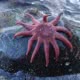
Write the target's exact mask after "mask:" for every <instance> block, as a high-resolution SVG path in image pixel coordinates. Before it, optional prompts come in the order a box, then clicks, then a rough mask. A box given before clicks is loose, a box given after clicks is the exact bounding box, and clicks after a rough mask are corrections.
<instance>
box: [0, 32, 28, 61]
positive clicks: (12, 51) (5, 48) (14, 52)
mask: <svg viewBox="0 0 80 80" xmlns="http://www.w3.org/2000/svg"><path fill="white" fill-rule="evenodd" d="M15 32H16V31H7V32H4V33H2V34H1V38H0V41H1V45H0V46H1V49H0V50H1V52H3V54H4V55H5V56H7V57H9V58H10V59H14V60H15V59H19V58H21V57H22V56H25V53H26V49H27V42H28V38H20V37H19V38H16V39H14V33H15Z"/></svg>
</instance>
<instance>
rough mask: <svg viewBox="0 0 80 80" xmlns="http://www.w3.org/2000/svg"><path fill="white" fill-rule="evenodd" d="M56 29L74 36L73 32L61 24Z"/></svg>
mask: <svg viewBox="0 0 80 80" xmlns="http://www.w3.org/2000/svg"><path fill="white" fill-rule="evenodd" d="M56 30H57V31H62V32H64V33H66V34H68V35H69V37H70V38H72V34H71V32H70V31H68V29H67V28H65V27H61V26H57V27H56Z"/></svg>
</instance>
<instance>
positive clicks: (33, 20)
mask: <svg viewBox="0 0 80 80" xmlns="http://www.w3.org/2000/svg"><path fill="white" fill-rule="evenodd" d="M26 16H29V17H30V18H31V19H32V22H33V24H35V25H36V24H39V23H40V22H39V21H38V20H36V19H35V18H34V16H32V15H31V14H30V13H26Z"/></svg>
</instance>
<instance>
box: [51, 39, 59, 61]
mask: <svg viewBox="0 0 80 80" xmlns="http://www.w3.org/2000/svg"><path fill="white" fill-rule="evenodd" d="M51 44H52V46H53V48H54V51H55V59H56V62H57V61H58V57H59V47H58V45H57V42H56V41H55V40H54V38H53V39H52V40H51Z"/></svg>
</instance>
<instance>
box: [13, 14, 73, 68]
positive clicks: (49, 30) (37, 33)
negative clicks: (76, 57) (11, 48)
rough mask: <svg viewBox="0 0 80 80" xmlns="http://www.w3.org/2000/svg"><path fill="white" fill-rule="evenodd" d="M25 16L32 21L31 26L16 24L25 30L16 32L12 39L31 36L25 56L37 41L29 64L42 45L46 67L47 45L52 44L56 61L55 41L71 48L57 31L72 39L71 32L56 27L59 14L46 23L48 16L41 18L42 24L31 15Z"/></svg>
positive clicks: (19, 22) (57, 52)
mask: <svg viewBox="0 0 80 80" xmlns="http://www.w3.org/2000/svg"><path fill="white" fill-rule="evenodd" d="M26 15H27V16H29V17H30V18H31V19H32V22H33V24H32V25H30V24H28V23H24V22H22V21H18V22H17V24H19V25H22V26H23V27H25V28H26V29H27V30H26V31H23V32H18V33H16V34H15V35H14V38H15V37H17V36H32V37H31V38H30V40H29V41H28V49H27V53H26V55H28V54H29V52H30V50H31V47H32V44H33V42H34V40H38V41H37V43H36V46H35V49H34V51H33V53H32V56H31V60H30V62H31V63H32V62H33V60H34V58H35V56H36V54H37V52H38V50H39V48H40V45H41V44H42V43H43V44H44V53H45V61H46V67H47V66H48V64H49V44H52V46H53V48H54V51H55V59H56V61H58V57H59V53H60V51H59V46H58V44H57V42H56V39H58V40H60V41H62V42H63V43H65V44H66V45H67V46H68V47H69V48H70V49H71V48H72V44H71V43H70V41H69V40H68V39H66V38H65V37H64V36H63V35H62V34H61V33H59V32H58V31H61V32H64V33H66V34H67V35H68V36H69V37H70V38H71V37H72V35H71V32H70V31H68V29H67V28H65V27H61V26H56V24H58V21H59V19H60V16H61V14H59V15H58V16H57V17H56V18H55V19H54V20H52V21H50V22H48V19H47V17H48V15H44V16H43V20H42V22H39V21H38V20H36V19H35V18H34V17H33V16H32V15H31V14H29V13H27V14H26Z"/></svg>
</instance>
